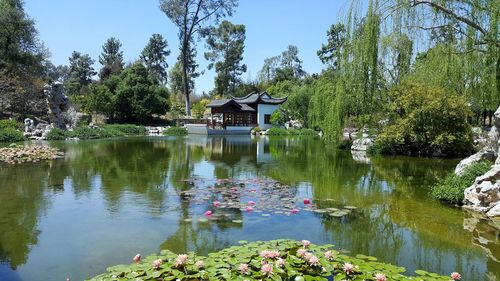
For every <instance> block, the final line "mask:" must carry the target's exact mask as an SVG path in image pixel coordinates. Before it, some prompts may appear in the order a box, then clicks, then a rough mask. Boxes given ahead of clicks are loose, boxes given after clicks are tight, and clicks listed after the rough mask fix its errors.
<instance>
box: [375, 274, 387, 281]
mask: <svg viewBox="0 0 500 281" xmlns="http://www.w3.org/2000/svg"><path fill="white" fill-rule="evenodd" d="M375 281H387V277H385V275H384V274H382V273H377V274H375Z"/></svg>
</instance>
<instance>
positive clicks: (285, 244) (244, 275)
mask: <svg viewBox="0 0 500 281" xmlns="http://www.w3.org/2000/svg"><path fill="white" fill-rule="evenodd" d="M304 241H306V243H304V242H298V241H294V240H274V241H269V242H253V243H249V244H246V245H242V246H233V247H229V248H226V249H224V250H222V251H220V252H217V253H211V254H209V255H208V258H207V257H199V256H196V255H195V254H194V253H189V254H187V255H176V254H174V253H172V252H170V251H168V250H164V251H162V252H161V253H160V256H156V255H153V256H149V257H146V258H144V259H143V260H142V261H140V262H137V261H136V260H137V259H136V258H135V259H133V260H134V261H135V263H133V264H131V265H118V266H114V267H110V268H108V273H105V274H102V275H99V276H97V277H94V278H92V279H90V280H92V281H97V280H100V281H108V280H109V281H111V280H181V281H187V280H200V281H201V280H332V277H333V278H334V280H368V281H375V280H376V281H386V280H413V278H412V277H407V276H404V275H402V273H403V272H405V269H404V268H402V267H398V266H394V265H390V264H385V263H381V262H377V259H376V258H374V257H369V256H364V255H358V256H356V257H350V256H346V255H343V254H341V253H339V252H338V251H335V250H334V249H333V245H323V246H317V245H314V244H311V243H308V242H309V241H307V240H304ZM306 244H307V248H305V247H304V246H305V245H306ZM415 273H417V274H418V275H420V276H419V277H418V280H450V276H451V277H452V278H453V279H454V280H459V278H460V274H459V273H456V272H454V273H452V274H451V275H450V276H440V275H438V274H435V273H428V272H426V271H423V270H417V271H415ZM457 278H458V279H457Z"/></svg>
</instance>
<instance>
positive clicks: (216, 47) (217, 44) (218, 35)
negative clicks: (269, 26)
mask: <svg viewBox="0 0 500 281" xmlns="http://www.w3.org/2000/svg"><path fill="white" fill-rule="evenodd" d="M207 46H208V49H209V52H206V53H205V59H207V60H208V61H210V64H209V65H208V69H212V68H215V72H216V73H217V75H216V77H215V89H214V93H215V94H217V95H220V96H223V97H228V96H229V95H231V94H233V93H234V92H235V89H236V87H237V85H238V84H239V83H240V82H241V79H240V77H239V76H240V75H241V74H243V73H244V72H246V71H247V66H246V65H244V64H241V61H242V60H243V50H244V48H245V26H244V25H240V24H232V23H231V22H229V21H227V20H225V21H222V23H221V24H220V25H219V26H218V27H217V28H212V29H211V30H210V32H209V35H208V38H207Z"/></svg>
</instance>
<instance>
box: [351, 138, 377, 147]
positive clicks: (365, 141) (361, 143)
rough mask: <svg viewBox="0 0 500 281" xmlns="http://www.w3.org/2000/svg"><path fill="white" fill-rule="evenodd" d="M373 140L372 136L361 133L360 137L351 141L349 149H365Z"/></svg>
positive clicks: (371, 144)
mask: <svg viewBox="0 0 500 281" xmlns="http://www.w3.org/2000/svg"><path fill="white" fill-rule="evenodd" d="M373 144H374V141H373V139H372V138H370V137H368V136H366V137H365V135H363V137H362V138H359V139H355V140H354V141H353V142H352V146H351V150H354V151H367V150H368V149H369V148H370V147H371V146H373Z"/></svg>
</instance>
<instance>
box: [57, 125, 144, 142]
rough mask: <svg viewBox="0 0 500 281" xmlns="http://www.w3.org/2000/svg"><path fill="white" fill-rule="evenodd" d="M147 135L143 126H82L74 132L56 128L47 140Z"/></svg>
mask: <svg viewBox="0 0 500 281" xmlns="http://www.w3.org/2000/svg"><path fill="white" fill-rule="evenodd" d="M145 134H146V128H145V127H143V126H137V125H129V124H111V125H104V126H102V127H100V128H93V127H88V126H82V127H77V128H75V129H74V130H73V131H64V130H61V129H58V128H54V129H52V130H50V132H49V133H48V134H47V140H65V139H66V138H79V139H81V140H87V139H105V138H113V137H122V136H143V135H145Z"/></svg>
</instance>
